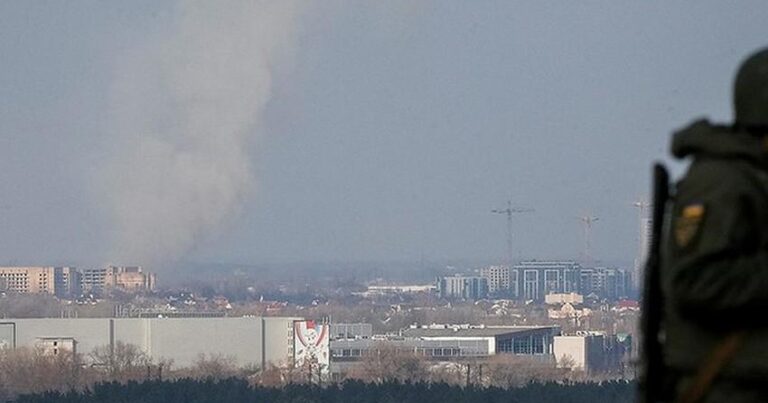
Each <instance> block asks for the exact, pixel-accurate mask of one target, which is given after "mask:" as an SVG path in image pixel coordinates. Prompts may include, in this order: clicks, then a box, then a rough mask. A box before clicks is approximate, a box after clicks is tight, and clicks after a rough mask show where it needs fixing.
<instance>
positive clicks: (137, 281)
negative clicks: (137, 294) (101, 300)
mask: <svg viewBox="0 0 768 403" xmlns="http://www.w3.org/2000/svg"><path fill="white" fill-rule="evenodd" d="M81 284H82V289H83V291H95V292H99V291H104V290H107V289H113V288H117V289H122V290H125V291H151V290H154V289H155V285H156V277H155V274H154V273H146V272H144V271H143V269H142V268H141V267H139V266H109V267H106V268H97V269H86V270H83V274H82V280H81Z"/></svg>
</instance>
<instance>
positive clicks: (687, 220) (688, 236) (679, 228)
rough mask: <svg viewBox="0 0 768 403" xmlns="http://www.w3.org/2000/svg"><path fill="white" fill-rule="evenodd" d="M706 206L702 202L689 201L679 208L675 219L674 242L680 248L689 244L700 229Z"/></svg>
mask: <svg viewBox="0 0 768 403" xmlns="http://www.w3.org/2000/svg"><path fill="white" fill-rule="evenodd" d="M705 212H706V207H704V204H703V203H691V204H688V205H686V206H684V207H683V209H682V210H680V215H679V216H678V217H677V218H676V220H675V228H674V229H675V243H677V246H678V247H680V248H685V247H687V246H689V245H690V244H691V241H693V239H694V238H696V235H697V234H698V233H699V230H701V222H702V221H703V220H704V213H705Z"/></svg>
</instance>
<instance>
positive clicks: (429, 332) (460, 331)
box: [402, 326, 557, 337]
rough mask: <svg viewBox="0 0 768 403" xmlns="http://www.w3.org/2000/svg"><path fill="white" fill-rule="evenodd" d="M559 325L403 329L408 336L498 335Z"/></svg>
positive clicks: (543, 329)
mask: <svg viewBox="0 0 768 403" xmlns="http://www.w3.org/2000/svg"><path fill="white" fill-rule="evenodd" d="M556 328H557V326H514V327H484V328H480V327H476V328H455V327H449V328H408V329H403V331H402V334H403V336H406V337H497V336H502V335H511V334H516V333H525V332H530V331H551V330H552V329H556Z"/></svg>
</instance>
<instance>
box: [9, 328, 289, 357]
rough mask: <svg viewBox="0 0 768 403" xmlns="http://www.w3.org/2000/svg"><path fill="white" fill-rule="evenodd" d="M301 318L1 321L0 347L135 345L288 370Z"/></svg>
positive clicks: (164, 353) (163, 353) (158, 353)
mask: <svg viewBox="0 0 768 403" xmlns="http://www.w3.org/2000/svg"><path fill="white" fill-rule="evenodd" d="M300 320H301V319H300V318H277V317H274V318H273V317H270V318H267V317H264V318H258V317H242V318H115V319H111V318H93V319H10V320H2V321H0V346H4V347H10V348H17V347H30V348H43V349H44V350H45V351H49V352H51V353H58V352H60V351H64V350H67V351H76V352H78V353H82V354H83V355H84V356H85V357H86V358H87V356H88V354H89V353H90V352H92V351H93V350H94V349H95V348H96V347H103V346H108V347H114V345H115V344H116V343H118V342H122V343H127V344H133V345H136V346H137V347H139V348H140V349H141V350H142V351H143V352H144V353H146V354H147V355H148V356H149V357H151V358H152V359H153V360H155V361H159V360H163V359H165V360H173V363H174V365H175V366H178V367H186V366H190V365H192V364H193V363H194V362H195V360H197V359H198V357H199V355H200V354H206V355H210V354H213V355H221V356H224V357H231V358H233V359H234V360H235V363H236V364H237V365H238V366H255V367H264V366H265V365H268V364H274V365H286V364H290V363H292V362H293V359H294V330H293V329H294V323H295V322H296V321H300Z"/></svg>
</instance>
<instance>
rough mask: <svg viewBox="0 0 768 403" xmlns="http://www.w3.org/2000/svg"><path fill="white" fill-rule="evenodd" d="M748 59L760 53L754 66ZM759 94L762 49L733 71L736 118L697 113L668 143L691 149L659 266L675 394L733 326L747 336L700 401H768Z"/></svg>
mask: <svg viewBox="0 0 768 403" xmlns="http://www.w3.org/2000/svg"><path fill="white" fill-rule="evenodd" d="M757 56H759V57H757ZM755 57H757V59H755ZM754 60H757V61H758V62H760V63H758V64H757V67H755V65H754ZM750 62H752V63H753V64H752V65H750V64H749V63H750ZM748 67H749V68H750V69H751V70H748V71H746V73H748V76H747V77H746V78H747V79H749V80H751V81H749V80H747V81H748V82H746V83H745V82H744V80H743V78H744V77H743V76H744V74H746V73H745V69H747V68H748ZM755 72H757V73H760V74H762V77H763V78H762V80H763V81H762V82H758V83H755V74H757V73H755ZM758 76H759V74H758ZM740 80H741V82H740ZM748 84H749V85H748ZM760 85H762V86H763V88H762V90H761V89H760V88H759V87H760ZM740 86H741V87H740ZM755 87H757V90H756V89H755ZM740 88H741V92H739V91H740ZM761 97H763V98H761ZM765 97H768V51H763V52H760V53H758V54H756V56H753V57H752V58H751V59H749V60H748V61H747V63H745V65H744V67H742V71H741V72H740V73H739V77H738V78H737V83H736V122H737V123H736V124H734V125H732V126H717V125H713V124H710V123H708V122H706V121H698V122H695V123H693V124H692V125H691V126H689V127H687V128H685V129H683V130H681V131H679V132H677V133H676V134H675V135H674V138H673V143H672V153H673V154H674V155H675V156H676V157H677V158H685V157H692V163H691V165H690V168H689V169H688V172H687V174H686V175H685V176H684V178H683V179H682V180H681V181H680V182H679V183H678V184H677V187H676V194H675V198H674V203H673V205H672V208H671V211H670V216H671V218H670V220H669V222H668V231H667V236H666V238H665V240H664V244H663V261H662V272H661V279H662V289H663V292H664V295H665V298H666V317H665V322H664V329H665V330H664V344H665V347H664V351H665V357H664V358H665V362H666V365H667V366H668V368H670V370H671V372H672V373H673V374H675V380H674V385H675V386H674V389H675V390H677V393H678V394H679V393H680V392H681V391H682V390H685V388H686V386H687V385H688V384H690V383H691V382H692V379H693V378H694V377H695V374H696V372H697V371H698V370H699V369H700V368H701V367H702V366H703V365H705V363H706V361H707V360H709V359H711V357H712V352H713V351H714V350H715V349H716V348H717V346H718V345H719V344H720V343H721V342H722V341H723V340H724V339H725V338H726V337H727V336H728V335H729V334H732V333H733V332H735V331H744V332H745V335H746V336H745V338H744V340H743V342H741V343H740V344H739V346H738V348H737V349H736V351H735V353H734V354H733V355H732V356H731V357H730V358H729V360H728V361H727V362H726V363H725V365H724V366H723V368H722V370H720V371H719V373H718V376H717V378H716V379H715V381H714V382H713V383H712V385H711V388H710V389H709V392H708V393H707V394H706V397H705V398H704V401H706V402H720V401H726V400H727V401H733V402H768V129H767V128H768V98H765ZM740 102H741V104H740ZM755 103H758V105H757V107H756V106H755Z"/></svg>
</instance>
